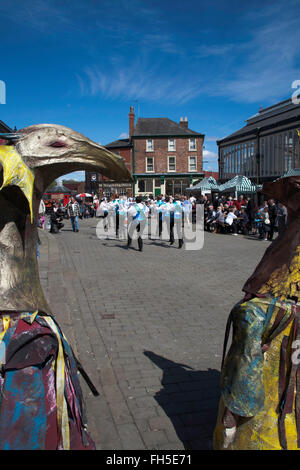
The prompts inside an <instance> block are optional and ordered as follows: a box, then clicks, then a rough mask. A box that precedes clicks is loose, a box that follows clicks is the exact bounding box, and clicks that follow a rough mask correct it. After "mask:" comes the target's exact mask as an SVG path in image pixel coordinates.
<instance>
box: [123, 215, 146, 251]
mask: <svg viewBox="0 0 300 470" xmlns="http://www.w3.org/2000/svg"><path fill="white" fill-rule="evenodd" d="M145 226H146V220H142V221H141V222H139V223H136V222H131V224H130V226H129V229H128V236H127V246H130V245H131V243H132V236H133V232H134V230H136V231H137V232H138V233H139V236H138V247H139V250H140V251H142V250H143V239H142V237H141V235H142V233H143V231H144V229H145Z"/></svg>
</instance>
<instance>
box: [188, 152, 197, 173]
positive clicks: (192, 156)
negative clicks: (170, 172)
mask: <svg viewBox="0 0 300 470" xmlns="http://www.w3.org/2000/svg"><path fill="white" fill-rule="evenodd" d="M191 158H194V159H195V169H194V170H191ZM189 171H191V172H192V171H197V156H196V155H190V156H189Z"/></svg>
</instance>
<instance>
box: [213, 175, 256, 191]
mask: <svg viewBox="0 0 300 470" xmlns="http://www.w3.org/2000/svg"><path fill="white" fill-rule="evenodd" d="M219 191H220V192H221V193H230V192H232V193H233V192H234V193H240V194H244V193H255V192H256V191H257V188H256V185H255V184H252V182H251V181H250V180H249V178H247V176H243V175H236V176H235V177H234V178H232V179H231V180H229V181H226V183H223V184H221V185H220V186H219Z"/></svg>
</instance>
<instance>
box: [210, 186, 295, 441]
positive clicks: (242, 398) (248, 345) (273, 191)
mask: <svg viewBox="0 0 300 470" xmlns="http://www.w3.org/2000/svg"><path fill="white" fill-rule="evenodd" d="M299 189H300V178H299V177H289V178H282V179H280V180H277V181H276V182H274V183H266V184H265V185H264V187H263V191H264V192H265V194H267V195H268V196H269V197H273V198H275V199H277V200H279V201H280V202H281V203H282V204H284V205H285V206H286V207H287V209H288V223H287V226H286V228H285V231H284V232H283V233H282V234H281V235H280V236H278V237H277V239H276V240H275V241H274V242H273V243H272V245H270V247H269V248H268V249H267V250H266V252H265V254H264V256H263V258H262V260H261V262H260V263H259V264H258V266H257V268H256V269H255V271H254V273H253V275H252V276H251V277H250V278H249V279H248V281H247V282H246V284H245V285H244V288H243V290H244V291H245V293H246V296H245V298H244V299H243V300H242V301H241V302H239V303H238V304H237V305H235V306H234V308H233V309H232V311H231V313H230V315H229V319H228V323H227V328H226V333H225V342H224V351H223V363H222V372H221V399H220V405H219V415H218V421H217V425H216V428H215V432H214V448H215V449H229V450H234V449H236V450H272V449H274V450H280V449H299V448H300V230H299V222H300V220H299V215H300V213H299V210H300V197H299ZM231 326H232V327H233V335H232V343H231V346H230V349H229V351H228V353H227V355H226V345H227V341H228V338H229V334H230V328H231ZM298 356H299V357H298Z"/></svg>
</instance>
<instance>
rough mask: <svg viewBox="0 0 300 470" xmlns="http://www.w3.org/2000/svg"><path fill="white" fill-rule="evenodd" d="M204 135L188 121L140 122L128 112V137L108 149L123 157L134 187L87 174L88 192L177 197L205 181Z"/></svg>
mask: <svg viewBox="0 0 300 470" xmlns="http://www.w3.org/2000/svg"><path fill="white" fill-rule="evenodd" d="M203 141H204V134H201V133H199V132H195V131H192V130H191V129H189V127H188V121H187V118H185V119H184V120H183V118H181V119H180V122H179V123H177V122H174V121H171V119H168V118H139V119H138V121H137V123H136V125H135V115H134V109H133V107H132V106H131V107H130V112H129V137H128V138H127V139H118V140H115V141H114V142H111V143H109V144H107V145H105V148H107V149H108V150H110V151H111V152H113V153H116V154H118V155H120V156H121V157H123V159H124V161H125V164H126V166H127V168H128V169H129V171H130V172H131V173H132V174H133V176H134V184H133V185H132V184H131V183H128V182H122V181H121V182H114V181H112V180H109V179H107V178H105V177H102V175H97V174H96V173H91V172H86V191H87V192H98V193H100V195H101V194H103V193H105V195H111V194H113V193H118V194H119V195H123V194H126V195H127V196H132V195H138V194H139V195H146V194H147V195H150V194H153V195H154V196H157V195H159V194H169V195H174V194H176V193H180V194H183V193H184V190H185V189H186V188H187V187H189V186H191V185H192V184H194V183H195V182H196V181H198V180H200V179H202V178H203V177H204V172H203Z"/></svg>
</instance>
